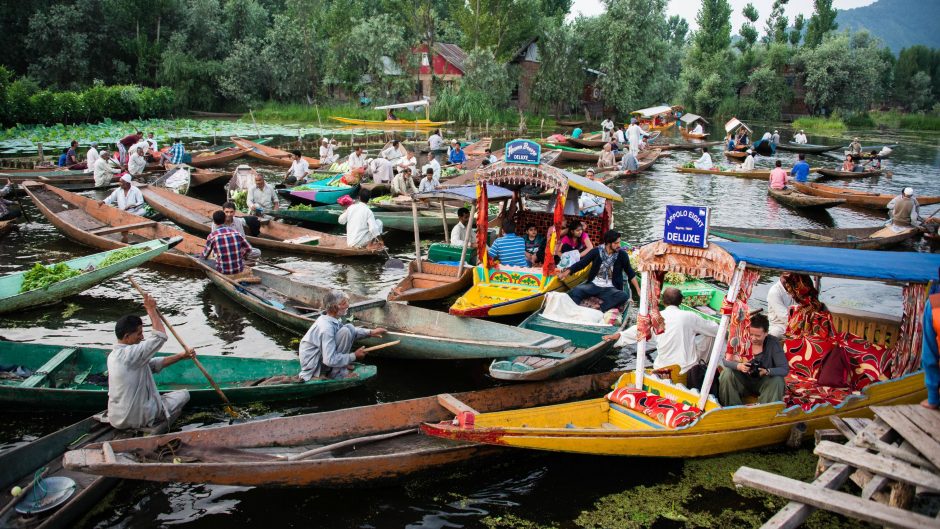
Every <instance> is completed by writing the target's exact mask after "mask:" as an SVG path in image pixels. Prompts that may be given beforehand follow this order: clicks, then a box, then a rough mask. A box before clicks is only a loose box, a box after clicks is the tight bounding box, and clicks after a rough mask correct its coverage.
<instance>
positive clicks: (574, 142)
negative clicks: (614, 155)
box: [565, 136, 610, 149]
mask: <svg viewBox="0 0 940 529" xmlns="http://www.w3.org/2000/svg"><path fill="white" fill-rule="evenodd" d="M565 141H566V142H567V143H568V145H571V146H572V147H581V148H584V149H599V148H601V147H603V146H604V145H606V144H608V143H610V141H604V140H589V139H585V138H584V137H583V136H582V137H580V138H572V137H571V136H565Z"/></svg>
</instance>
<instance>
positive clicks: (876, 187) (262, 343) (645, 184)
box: [0, 126, 940, 528]
mask: <svg viewBox="0 0 940 529" xmlns="http://www.w3.org/2000/svg"><path fill="white" fill-rule="evenodd" d="M754 129H755V131H756V132H757V133H758V134H762V133H763V130H764V128H763V127H761V126H755V127H754ZM781 134H782V135H783V136H784V138H785V140H784V141H786V139H787V138H789V137H791V132H790V131H789V130H784V129H781ZM853 135H859V136H862V139H863V143H868V144H873V143H900V144H901V147H899V148H897V149H896V150H895V153H894V155H893V157H892V159H891V160H890V161H889V162H887V163H886V168H888V169H890V170H891V171H893V176H892V177H884V176H883V177H881V178H877V179H864V180H855V181H844V182H838V181H837V182H833V184H834V185H846V186H849V187H853V188H857V189H865V190H871V191H878V192H883V193H898V192H899V191H900V190H901V189H902V188H904V187H906V186H912V187H914V188H915V190H916V191H917V193H918V194H922V195H940V179H938V178H937V174H938V167H940V149H938V139H940V135H937V134H921V133H910V132H904V133H894V132H892V133H881V132H878V131H853V132H851V133H847V134H846V135H844V136H843V137H840V138H826V137H810V138H809V139H810V143H826V144H847V143H848V142H849V141H850V140H851V136H853ZM664 139H665V138H664ZM676 139H677V140H678V141H681V139H679V138H676ZM660 141H663V140H660ZM495 145H497V142H494V148H495ZM711 153H712V156H713V158H714V160H715V161H716V162H718V163H722V164H724V165H729V164H728V162H726V161H725V160H724V159H723V158H724V157H723V156H722V155H721V154H720V148H718V147H715V148H712V149H711ZM779 154H780V156H779V157H780V159H782V160H783V163H784V166H785V167H788V166H791V165H792V163H793V162H795V161H796V155H795V154H792V153H786V152H781V153H779ZM697 157H698V154H697V153H691V152H687V151H674V152H673V155H672V156H671V157H668V158H664V159H660V161H658V162H657V164H656V165H655V166H654V167H653V168H652V169H651V170H650V171H648V172H647V173H646V174H644V175H642V176H640V177H639V178H636V179H631V180H623V181H618V182H617V183H615V184H614V185H613V187H614V188H615V189H616V190H617V191H619V192H620V193H621V194H622V195H623V197H624V199H625V200H624V203H623V204H618V205H617V206H616V208H615V213H616V222H615V227H616V228H617V229H618V230H620V231H621V232H623V234H624V239H625V240H628V241H630V242H633V243H641V242H646V241H650V240H653V239H656V238H658V237H660V236H661V233H662V228H663V211H664V209H663V208H664V206H665V205H666V204H674V203H685V204H696V205H707V206H711V207H712V224H713V225H727V226H739V227H754V228H771V227H774V228H776V227H779V228H826V227H836V228H847V227H862V226H875V225H878V224H880V223H883V222H884V217H883V216H882V215H879V214H876V213H874V212H870V211H865V210H856V209H848V208H833V209H830V210H829V212H828V213H824V214H822V215H816V216H806V215H802V214H800V213H797V212H796V211H794V210H791V209H788V208H786V207H783V206H780V205H779V204H777V203H776V202H775V201H773V200H772V199H770V198H768V197H767V194H766V184H765V183H764V182H762V181H754V180H745V179H738V178H734V177H726V176H710V175H686V174H680V173H678V172H677V171H675V170H674V168H675V167H676V166H679V165H682V164H684V163H686V162H688V161H690V160H693V159H695V158H697ZM807 159H808V161H809V162H810V165H811V166H813V167H818V166H828V167H835V166H837V165H838V164H840V163H841V162H840V161H839V160H836V159H834V158H832V157H828V156H813V155H809V156H808V157H807ZM243 162H244V161H243ZM249 163H250V162H249ZM757 165H758V166H763V167H771V166H772V159H771V158H759V159H758V161H757ZM259 169H261V170H262V171H264V172H266V174H267V175H268V176H269V179H270V181H277V179H278V177H277V175H278V174H279V173H280V172H281V171H280V170H279V169H275V168H265V167H259ZM204 198H206V199H209V200H213V201H216V202H220V201H221V194H218V193H216V194H209V195H207V196H204ZM935 207H936V206H927V207H924V208H922V212H923V213H924V214H926V215H929V214H930V213H932V212H933V211H934V208H935ZM26 209H27V212H28V213H29V214H30V216H31V218H32V220H33V222H31V223H28V224H25V225H22V226H21V230H20V232H19V233H14V234H12V235H11V236H9V237H7V238H6V239H5V240H3V241H2V242H0V273H9V272H13V271H19V270H23V269H25V268H27V267H29V266H31V265H32V264H33V263H35V262H37V261H40V262H43V263H48V262H53V261H61V260H64V259H69V258H72V257H77V256H81V255H86V254H87V253H89V249H88V248H85V247H82V246H80V245H77V244H75V243H73V242H71V241H69V240H67V239H66V238H65V237H63V236H62V235H61V234H59V233H58V232H57V231H56V230H55V229H54V228H53V227H52V226H51V225H50V224H49V223H47V222H46V221H45V219H44V218H42V215H41V214H40V213H39V211H38V210H37V209H36V208H35V207H33V206H32V205H31V204H29V203H28V202H27V204H26ZM386 243H387V244H388V246H389V249H390V252H391V254H392V255H393V256H395V257H399V258H402V259H404V260H407V259H409V258H410V256H412V255H413V251H414V250H413V240H412V238H411V236H410V235H409V234H396V233H393V234H391V236H390V237H389V239H387V241H386ZM900 250H907V251H930V248H929V247H928V246H927V245H926V244H925V243H922V242H919V241H918V242H914V243H909V244H908V245H907V246H905V247H902V248H900ZM266 258H268V259H270V260H272V261H274V262H280V263H290V266H292V267H297V268H304V269H307V270H311V271H313V272H315V273H316V274H317V275H318V277H319V281H320V282H321V283H322V284H324V285H333V286H337V287H341V288H344V289H347V290H349V291H352V292H356V293H360V294H369V295H375V296H377V297H384V296H385V294H386V293H387V292H388V290H389V289H390V288H391V287H392V286H394V285H395V284H396V283H397V282H398V281H399V280H400V279H401V278H402V277H403V275H404V271H403V270H396V269H386V268H385V267H384V266H383V262H382V260H375V261H331V260H329V259H323V258H317V257H312V258H309V259H300V258H297V257H293V256H282V255H270V254H269V255H266ZM900 258H903V256H899V259H900ZM130 274H131V273H127V274H125V275H123V276H119V277H117V278H115V279H112V280H111V281H108V282H106V283H104V284H102V285H99V286H97V287H95V288H94V289H91V290H88V291H86V292H84V293H83V294H81V295H79V296H75V297H73V298H70V299H69V300H67V301H66V302H65V303H60V304H58V305H55V306H52V307H48V308H44V309H38V310H32V311H25V312H22V313H17V314H13V315H5V316H3V317H2V318H0V336H3V337H4V338H6V339H9V340H17V341H35V342H45V343H61V344H77V345H87V346H100V347H108V346H110V345H112V344H113V342H114V335H113V328H114V321H115V320H116V319H117V318H119V317H120V316H121V315H123V314H126V313H143V310H142V306H141V303H140V299H139V296H138V295H137V293H136V291H134V290H133V289H132V288H131V287H130V286H129V284H128V283H127V277H129V275H130ZM132 274H133V275H134V277H136V278H137V280H138V281H139V282H140V283H141V284H142V285H144V286H145V287H146V288H147V289H149V290H150V291H151V292H152V293H153V294H154V295H155V297H156V298H157V300H158V304H159V306H160V308H161V309H162V310H163V311H164V313H165V314H166V315H167V316H168V317H169V319H170V321H171V322H172V323H173V324H174V326H175V327H176V328H177V330H178V331H179V332H180V333H181V335H182V336H183V338H184V339H185V340H186V341H187V343H188V344H189V345H191V346H193V347H196V348H197V349H199V350H200V351H202V353H203V354H226V355H236V356H256V357H265V358H295V357H296V351H295V350H296V340H297V339H298V338H299V336H296V335H294V334H292V333H290V332H287V331H284V330H282V329H280V328H278V327H276V326H274V325H273V324H271V323H268V322H267V321H265V320H263V319H261V318H259V317H256V316H254V315H253V314H250V313H248V312H247V311H246V310H244V309H243V308H241V307H240V306H239V305H237V304H235V303H234V302H233V301H231V300H230V299H228V298H227V297H226V296H225V295H223V294H222V293H221V292H220V291H218V290H216V289H215V288H214V287H213V286H211V284H210V283H209V282H208V281H207V280H206V279H205V278H204V277H203V276H202V275H201V274H197V273H193V272H186V271H180V270H176V269H173V268H167V267H162V266H159V265H151V266H146V267H143V268H139V269H137V270H135V271H133V272H132ZM773 280H774V277H773V276H767V277H764V278H762V281H761V284H760V285H759V286H758V287H757V288H756V289H755V295H754V297H755V298H756V301H757V302H758V304H759V303H760V301H759V300H762V299H763V297H764V294H765V293H766V290H767V288H768V287H769V285H770V284H771V282H772V281H773ZM823 284H824V288H823V295H824V300H825V301H826V302H828V303H830V304H832V305H838V306H845V307H850V308H864V309H866V310H876V311H879V312H885V313H889V314H900V295H899V292H898V289H897V288H896V287H889V286H886V285H881V284H877V283H870V282H861V281H846V280H835V279H825V280H824V283H823ZM177 348H178V346H177V345H176V344H175V343H172V340H171V343H170V344H169V345H167V350H169V351H174V350H177ZM634 353H635V351H630V350H624V351H621V352H620V353H616V354H612V355H611V356H610V357H609V358H607V359H605V360H604V361H603V362H602V363H601V365H599V366H598V368H599V369H613V368H625V367H631V366H632V365H633V355H634ZM370 361H371V360H370ZM375 363H376V364H377V365H378V366H379V375H378V376H377V377H376V378H375V379H373V381H371V382H370V383H369V384H366V385H365V386H364V387H361V388H357V389H354V390H350V391H347V392H344V393H339V394H334V395H327V396H325V397H321V398H317V399H312V400H310V401H308V402H300V403H294V404H292V405H290V406H289V407H274V408H252V410H253V413H254V415H255V416H256V417H259V416H261V417H270V416H277V415H293V414H299V413H309V412H314V411H323V410H330V409H340V408H344V407H349V406H358V405H364V404H370V403H375V402H388V401H392V400H398V399H403V398H411V397H417V396H424V395H432V394H435V393H440V392H453V391H464V390H471V389H478V388H483V387H488V386H492V385H494V382H493V381H492V380H490V379H488V378H487V377H486V375H485V373H486V366H487V362H485V361H484V362H459V363H446V362H423V363H422V362H403V361H393V360H375ZM80 418H82V417H81V416H76V415H62V414H54V415H43V416H41V417H37V416H36V415H35V414H31V413H22V414H19V413H4V414H3V415H2V416H0V450H6V449H9V448H12V447H15V446H19V445H21V444H24V443H27V442H29V441H31V440H34V439H36V438H37V437H39V436H41V435H44V434H45V433H48V432H51V431H53V430H55V429H57V428H60V427H62V426H64V425H66V424H70V423H71V422H74V421H76V420H79V419H80ZM223 421H224V417H223V416H222V415H221V414H220V413H219V412H218V410H191V411H190V412H189V414H188V415H187V416H184V423H186V425H185V426H184V428H187V429H188V428H195V427H205V426H208V425H211V424H218V423H221V422H223ZM678 469H681V461H677V460H644V459H626V458H601V457H581V456H570V455H557V454H529V453H514V454H513V455H512V456H511V458H507V459H496V460H486V461H479V462H475V463H473V464H471V465H469V466H468V467H462V468H445V469H441V470H438V471H435V472H433V473H429V474H427V475H422V476H418V477H415V478H414V479H410V480H406V481H404V482H401V483H397V484H395V485H394V486H392V487H378V488H368V489H363V490H357V491H330V490H315V489H295V490H263V489H252V488H246V487H223V486H212V485H187V484H169V485H163V484H151V483H143V482H123V483H122V484H121V485H119V486H118V487H117V489H116V490H115V492H114V493H113V494H112V495H111V496H110V497H109V498H108V500H107V502H105V503H103V504H102V505H101V506H100V507H101V508H99V509H98V510H96V511H95V512H92V513H90V514H89V515H88V516H87V517H86V518H85V519H84V520H83V521H82V522H81V524H80V526H81V527H95V528H108V527H169V526H186V527H219V526H220V525H222V524H224V526H226V527H256V526H259V525H262V524H267V525H277V526H280V527H308V526H311V525H316V526H318V527H337V528H340V527H342V528H346V527H363V528H370V527H416V528H417V527H421V528H449V527H481V526H482V523H481V520H482V519H483V518H484V517H485V516H487V515H494V516H498V515H504V514H509V513H511V514H515V515H517V516H519V517H522V518H525V519H530V520H534V521H538V522H544V523H551V522H553V521H554V522H556V523H561V524H562V525H563V526H570V525H572V524H571V520H573V519H574V518H575V517H576V516H577V515H578V513H579V512H580V511H582V510H584V509H589V508H590V507H591V506H592V505H593V504H594V502H595V501H596V500H597V499H598V498H600V497H601V496H603V495H605V494H608V493H612V492H618V491H622V490H624V489H625V488H628V487H630V486H633V485H641V484H652V483H655V482H657V480H658V478H657V477H658V476H663V475H665V474H667V473H670V472H675V471H677V470H678Z"/></svg>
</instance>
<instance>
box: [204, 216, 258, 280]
mask: <svg viewBox="0 0 940 529" xmlns="http://www.w3.org/2000/svg"><path fill="white" fill-rule="evenodd" d="M212 223H213V224H214V228H213V230H212V232H211V233H210V234H209V236H208V237H206V247H205V249H204V250H203V251H202V258H203V259H208V258H209V256H211V255H212V254H215V269H216V270H217V271H218V272H219V273H222V274H225V275H232V274H240V273H242V272H243V271H244V270H245V257H247V256H248V254H249V253H251V244H249V243H248V240H247V239H245V237H244V236H243V235H242V234H241V233H238V231H237V230H236V229H235V228H234V227H232V226H230V225H228V224H226V223H225V212H224V211H222V210H219V211H216V212H215V213H213V214H212Z"/></svg>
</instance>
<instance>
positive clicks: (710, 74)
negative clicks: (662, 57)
mask: <svg viewBox="0 0 940 529" xmlns="http://www.w3.org/2000/svg"><path fill="white" fill-rule="evenodd" d="M695 20H696V21H697V22H698V30H697V31H696V32H695V34H694V36H693V37H692V48H691V49H690V50H689V53H688V54H686V56H685V60H684V61H683V64H682V85H683V87H684V90H683V93H682V100H683V102H684V103H685V105H686V107H688V109H689V111H691V112H695V113H696V114H706V115H710V114H712V113H713V112H714V111H715V110H716V109H717V108H718V105H719V104H720V103H721V101H722V99H724V98H725V97H728V96H730V95H732V93H733V91H732V83H731V81H732V79H731V77H732V73H731V66H732V62H733V56H732V54H731V5H730V4H729V3H728V0H702V7H701V8H700V9H699V11H698V16H697V17H696V19H695Z"/></svg>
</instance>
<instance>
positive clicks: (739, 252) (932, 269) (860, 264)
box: [713, 241, 940, 283]
mask: <svg viewBox="0 0 940 529" xmlns="http://www.w3.org/2000/svg"><path fill="white" fill-rule="evenodd" d="M713 243H714V244H717V245H718V246H720V247H721V248H722V249H724V250H725V251H726V252H728V253H729V254H731V256H732V257H734V260H735V261H736V262H741V261H746V262H747V264H748V265H749V266H754V267H758V268H772V269H775V270H785V271H791V272H805V273H807V274H818V275H825V276H840V277H850V278H858V279H880V280H884V281H894V282H898V283H907V282H912V283H926V282H928V281H932V280H937V279H940V277H938V269H940V255H934V254H929V253H917V252H881V251H872V250H847V249H844V248H824V247H817V246H799V245H795V244H760V243H744V242H724V241H713Z"/></svg>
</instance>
